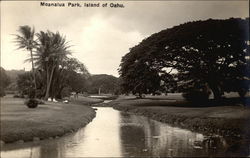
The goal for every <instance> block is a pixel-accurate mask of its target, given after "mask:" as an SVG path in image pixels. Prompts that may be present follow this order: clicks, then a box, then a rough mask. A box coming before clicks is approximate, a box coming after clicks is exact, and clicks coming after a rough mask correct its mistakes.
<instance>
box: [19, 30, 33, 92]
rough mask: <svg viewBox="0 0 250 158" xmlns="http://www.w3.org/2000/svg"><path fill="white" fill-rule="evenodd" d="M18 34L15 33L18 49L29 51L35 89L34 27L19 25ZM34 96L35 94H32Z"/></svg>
mask: <svg viewBox="0 0 250 158" xmlns="http://www.w3.org/2000/svg"><path fill="white" fill-rule="evenodd" d="M18 32H19V34H20V35H15V37H16V38H15V42H16V43H17V44H18V49H25V50H27V51H29V52H30V57H31V63H32V75H33V84H34V89H36V88H37V87H36V76H35V71H34V60H33V49H34V48H35V47H36V45H37V44H36V42H35V40H34V36H35V29H34V28H31V27H30V26H27V25H25V26H20V27H19V30H18ZM34 95H35V96H36V94H34Z"/></svg>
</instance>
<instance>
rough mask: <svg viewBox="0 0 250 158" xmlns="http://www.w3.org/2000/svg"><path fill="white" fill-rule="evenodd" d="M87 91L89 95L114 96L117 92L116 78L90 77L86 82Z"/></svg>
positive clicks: (104, 76) (101, 75)
mask: <svg viewBox="0 0 250 158" xmlns="http://www.w3.org/2000/svg"><path fill="white" fill-rule="evenodd" d="M87 84H88V86H87V91H88V93H91V94H98V93H99V92H100V93H104V94H115V93H116V92H117V87H119V85H118V78H116V77H114V76H112V75H106V74H100V75H92V76H90V77H89V78H88V80H87Z"/></svg>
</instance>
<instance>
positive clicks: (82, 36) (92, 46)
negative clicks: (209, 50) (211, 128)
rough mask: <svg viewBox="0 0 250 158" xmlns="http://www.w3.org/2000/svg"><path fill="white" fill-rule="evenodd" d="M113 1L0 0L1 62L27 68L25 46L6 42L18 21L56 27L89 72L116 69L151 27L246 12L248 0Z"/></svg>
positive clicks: (41, 27)
mask: <svg viewBox="0 0 250 158" xmlns="http://www.w3.org/2000/svg"><path fill="white" fill-rule="evenodd" d="M84 2H86V1H82V3H84ZM102 2H104V1H102ZM119 3H123V4H124V5H125V8H122V9H117V8H116V9H112V8H54V7H52V8H51V7H40V2H39V1H3V2H1V66H3V67H4V68H5V69H18V68H23V67H26V69H30V64H29V63H26V64H23V61H24V59H26V58H27V54H28V52H23V51H21V50H18V51H16V50H15V48H16V46H15V44H14V43H13V42H12V39H13V36H11V34H15V33H17V32H16V30H17V29H18V27H19V26H21V25H30V26H35V28H36V31H40V30H43V31H46V30H47V29H49V30H51V31H54V32H55V31H59V32H60V33H62V34H63V35H66V38H67V40H69V41H70V44H71V45H73V47H72V48H71V49H72V51H73V52H74V53H73V56H74V57H77V58H78V59H79V60H80V61H82V62H83V63H84V64H85V65H86V66H87V67H88V69H89V71H90V73H93V74H98V73H107V74H113V75H117V74H118V73H117V68H118V67H119V64H120V61H121V57H122V56H123V55H125V54H126V53H127V52H128V51H129V48H131V47H133V46H134V45H136V44H138V43H139V42H140V41H141V40H142V39H143V38H145V37H147V36H150V35H151V34H153V33H156V32H159V31H161V30H163V29H166V28H170V27H173V26H175V25H179V24H181V23H184V22H187V21H193V20H204V19H208V18H217V19H218V18H219V19H225V18H230V17H247V16H248V13H249V7H248V1H202V2H200V1H157V2H150V1H136V2H135V1H134V2H132V1H121V2H119ZM24 54H25V55H24Z"/></svg>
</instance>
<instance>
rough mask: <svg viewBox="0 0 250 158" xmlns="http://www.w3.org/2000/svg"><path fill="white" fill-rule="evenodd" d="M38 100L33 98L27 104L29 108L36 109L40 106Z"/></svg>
mask: <svg viewBox="0 0 250 158" xmlns="http://www.w3.org/2000/svg"><path fill="white" fill-rule="evenodd" d="M38 103H39V102H38V100H36V99H34V98H32V99H29V100H28V101H26V102H25V104H26V106H27V107H28V108H36V107H37V106H38Z"/></svg>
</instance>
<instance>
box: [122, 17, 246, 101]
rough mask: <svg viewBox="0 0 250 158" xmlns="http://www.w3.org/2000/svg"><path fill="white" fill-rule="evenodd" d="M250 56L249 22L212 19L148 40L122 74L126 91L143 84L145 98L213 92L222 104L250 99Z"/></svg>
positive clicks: (128, 57)
mask: <svg viewBox="0 0 250 158" xmlns="http://www.w3.org/2000/svg"><path fill="white" fill-rule="evenodd" d="M249 56H250V54H249V18H248V19H235V18H230V19H227V20H213V19H209V20H206V21H195V22H188V23H185V24H181V25H179V26H175V27H173V28H170V29H166V30H163V31H160V32H159V33H156V34H153V35H151V36H150V37H148V38H146V39H145V40H143V41H142V42H141V43H140V44H139V45H137V46H135V47H133V48H132V49H130V52H129V53H128V54H126V55H125V56H124V57H123V58H122V61H121V64H120V69H119V73H120V76H121V78H122V80H123V84H122V87H123V89H125V91H133V90H135V88H136V86H138V85H139V84H140V83H141V84H142V85H143V89H140V90H136V91H137V92H139V93H141V92H143V93H149V92H150V91H149V90H151V92H153V91H156V89H161V90H162V88H163V87H171V86H177V89H176V90H179V91H185V90H188V89H190V88H196V87H197V88H200V89H202V88H203V89H204V87H208V88H209V89H211V90H212V92H213V94H214V97H215V98H216V99H219V98H220V97H221V96H222V94H223V92H225V91H227V92H230V91H236V92H239V93H240V94H244V93H245V92H246V91H247V90H248V89H249V77H250V76H249V75H250V73H249ZM149 72H151V73H153V75H152V74H149ZM149 75H150V77H149ZM159 80H160V81H161V82H159ZM156 81H157V82H156ZM152 85H154V86H152ZM192 86H193V87H192ZM148 89H149V90H148ZM141 90H142V91H141Z"/></svg>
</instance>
